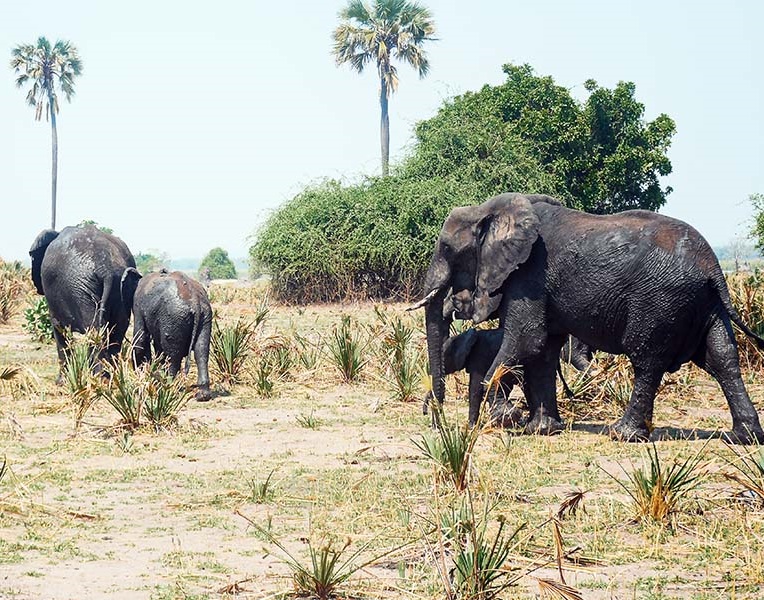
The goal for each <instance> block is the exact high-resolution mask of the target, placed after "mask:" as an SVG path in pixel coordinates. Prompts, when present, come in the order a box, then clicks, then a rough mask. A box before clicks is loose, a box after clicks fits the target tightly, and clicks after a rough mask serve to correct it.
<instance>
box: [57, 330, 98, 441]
mask: <svg viewBox="0 0 764 600" xmlns="http://www.w3.org/2000/svg"><path fill="white" fill-rule="evenodd" d="M67 337H68V338H69V345H68V347H67V349H66V353H65V356H66V362H65V363H64V367H63V372H62V375H63V377H64V382H65V385H66V388H67V390H68V392H69V395H70V397H71V399H72V401H73V402H74V428H75V429H79V427H80V425H81V424H82V420H83V419H84V418H85V415H86V414H87V412H88V410H90V408H91V407H92V406H93V404H94V403H95V402H96V400H98V397H99V395H100V389H99V386H98V382H97V381H96V379H95V377H94V376H93V356H94V350H93V348H94V346H93V345H91V343H92V341H93V338H94V337H95V335H94V334H90V333H89V334H86V335H85V336H82V337H79V338H77V339H73V338H72V336H71V334H68V335H67Z"/></svg>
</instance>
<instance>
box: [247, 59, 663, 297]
mask: <svg viewBox="0 0 764 600" xmlns="http://www.w3.org/2000/svg"><path fill="white" fill-rule="evenodd" d="M504 72H505V73H506V75H507V81H506V82H505V83H503V84H501V85H498V86H488V85H486V86H484V87H483V88H482V89H481V90H480V91H478V92H470V93H466V94H464V95H462V96H458V97H456V98H453V99H451V100H447V101H446V102H444V104H443V106H442V107H441V108H440V110H439V111H438V113H437V114H436V115H435V116H434V117H432V118H431V119H428V120H425V121H422V122H420V123H418V124H417V126H416V129H415V133H416V143H415V144H414V146H413V148H412V151H411V153H410V155H409V156H408V157H407V158H406V159H405V160H404V161H403V163H402V164H401V165H400V166H399V167H398V169H397V170H395V172H394V173H393V174H392V175H391V176H390V177H386V178H365V179H363V180H361V181H359V182H355V183H342V182H339V181H333V180H327V181H323V182H321V183H318V184H314V185H312V186H309V187H307V188H306V189H305V190H303V191H302V192H301V193H299V194H298V195H297V196H295V197H294V198H293V199H292V200H291V201H289V202H287V203H286V204H285V205H284V206H282V207H281V208H280V209H279V210H278V211H276V212H275V213H274V214H273V215H271V217H270V218H269V219H268V220H267V221H266V222H265V224H264V225H263V226H262V227H261V228H260V230H259V231H258V233H257V237H256V241H255V244H254V245H253V246H252V247H251V249H250V259H251V261H252V262H253V263H255V264H259V265H263V266H264V267H265V268H266V269H267V270H268V271H269V272H270V274H271V277H272V285H273V289H274V291H275V293H276V295H277V297H278V298H279V299H281V300H285V301H289V302H298V303H305V302H314V301H336V300H340V299H345V298H348V297H352V296H353V295H358V296H361V297H365V298H368V297H371V298H398V299H406V298H408V297H410V296H411V295H412V293H413V292H414V290H416V291H417V292H418V291H419V290H418V288H419V285H420V283H421V280H422V278H423V276H424V273H425V272H426V270H427V267H428V265H429V261H430V258H431V256H432V248H433V243H434V241H435V240H436V239H437V237H438V234H439V232H440V228H441V227H442V225H443V221H444V220H445V218H446V216H447V215H448V213H449V211H450V210H451V209H452V208H453V207H455V206H465V205H471V204H477V203H480V202H482V201H484V200H486V199H487V198H489V197H491V196H494V195H495V194H498V193H501V192H505V191H517V192H526V193H546V194H550V195H552V196H555V197H558V198H560V199H561V200H562V201H563V202H565V203H566V204H567V205H569V206H572V207H575V208H580V209H583V210H586V211H590V212H597V213H606V212H615V211H619V210H625V209H629V208H645V209H649V210H656V209H658V208H659V207H660V206H662V205H663V204H664V203H665V200H666V195H667V194H668V193H669V192H670V191H671V190H670V188H668V187H666V188H662V187H661V186H660V184H659V182H658V179H659V177H660V176H662V175H666V174H668V173H670V172H671V163H670V162H669V160H668V158H667V157H666V151H667V149H668V147H669V144H670V142H671V137H672V136H673V134H674V122H673V121H672V120H671V119H670V118H669V117H668V116H666V115H660V116H659V117H657V118H656V119H655V120H653V121H651V122H649V123H645V122H644V120H643V116H644V106H643V105H642V104H641V103H639V102H638V101H637V100H636V98H635V88H634V85H633V84H631V83H619V84H618V85H617V86H616V87H615V88H614V89H612V90H610V89H607V88H600V87H598V86H597V85H596V83H594V82H592V81H589V82H587V90H588V91H589V97H588V98H587V100H586V101H585V102H583V103H582V102H579V101H577V100H576V99H574V98H573V97H572V96H571V94H570V92H569V91H568V90H567V89H566V88H564V87H561V86H558V85H557V84H555V83H554V80H553V79H552V78H551V77H539V76H537V75H535V74H534V72H533V69H532V68H531V67H529V66H528V65H524V66H513V65H505V66H504Z"/></svg>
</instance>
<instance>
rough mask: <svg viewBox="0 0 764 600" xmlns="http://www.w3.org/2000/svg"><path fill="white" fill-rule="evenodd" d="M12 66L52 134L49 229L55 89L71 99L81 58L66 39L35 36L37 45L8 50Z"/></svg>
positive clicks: (55, 170)
mask: <svg viewBox="0 0 764 600" xmlns="http://www.w3.org/2000/svg"><path fill="white" fill-rule="evenodd" d="M11 68H12V69H13V70H14V72H15V73H16V74H17V77H16V87H23V86H24V85H25V84H28V83H31V87H30V88H29V91H28V92H27V104H29V105H30V106H32V107H34V109H35V120H37V121H39V120H40V119H42V115H43V114H45V119H46V120H47V119H48V118H49V119H50V127H51V133H52V136H53V143H52V145H53V172H52V182H51V217H50V223H51V225H50V226H51V229H55V228H56V183H57V179H58V132H57V131H56V114H57V113H58V96H57V95H56V84H57V83H58V89H59V90H61V92H63V94H64V96H66V99H67V101H69V102H71V100H72V96H73V95H74V78H75V77H77V76H78V75H79V74H80V73H82V61H81V60H80V56H79V52H78V51H77V48H75V47H74V46H72V44H70V43H69V42H62V41H61V40H59V41H57V42H56V43H55V44H54V45H53V46H51V45H50V42H49V41H48V40H47V39H46V38H44V37H40V38H37V45H34V44H20V45H18V46H16V47H15V48H13V50H11Z"/></svg>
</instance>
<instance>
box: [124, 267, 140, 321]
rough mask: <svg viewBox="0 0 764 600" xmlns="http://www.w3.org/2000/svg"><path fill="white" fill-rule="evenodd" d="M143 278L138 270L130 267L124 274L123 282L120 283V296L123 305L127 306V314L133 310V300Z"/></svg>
mask: <svg viewBox="0 0 764 600" xmlns="http://www.w3.org/2000/svg"><path fill="white" fill-rule="evenodd" d="M141 278H142V276H141V274H140V273H139V272H138V269H136V268H134V267H128V268H127V269H125V271H124V273H122V280H121V282H120V294H121V296H122V304H124V305H125V308H126V309H127V312H128V313H129V312H130V311H132V310H133V299H134V298H135V290H136V289H137V288H138V282H139V281H140V280H141Z"/></svg>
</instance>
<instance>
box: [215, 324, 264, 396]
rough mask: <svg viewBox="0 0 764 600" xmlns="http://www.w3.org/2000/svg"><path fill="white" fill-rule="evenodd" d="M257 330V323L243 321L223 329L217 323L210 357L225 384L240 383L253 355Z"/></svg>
mask: <svg viewBox="0 0 764 600" xmlns="http://www.w3.org/2000/svg"><path fill="white" fill-rule="evenodd" d="M256 328H257V325H256V324H255V323H252V322H249V321H245V320H243V319H239V320H238V321H236V323H234V324H233V325H226V326H222V327H221V326H220V325H219V324H218V322H217V321H215V326H214V329H213V332H212V340H211V343H210V356H211V358H212V362H213V364H214V366H215V367H216V369H217V372H218V375H219V377H220V379H221V380H223V381H224V382H226V383H228V384H234V383H240V381H241V376H242V373H243V370H244V365H245V363H246V361H247V359H248V358H249V355H250V354H251V345H252V340H253V339H254V337H255V331H256Z"/></svg>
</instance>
